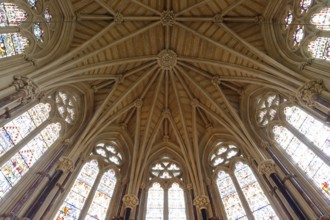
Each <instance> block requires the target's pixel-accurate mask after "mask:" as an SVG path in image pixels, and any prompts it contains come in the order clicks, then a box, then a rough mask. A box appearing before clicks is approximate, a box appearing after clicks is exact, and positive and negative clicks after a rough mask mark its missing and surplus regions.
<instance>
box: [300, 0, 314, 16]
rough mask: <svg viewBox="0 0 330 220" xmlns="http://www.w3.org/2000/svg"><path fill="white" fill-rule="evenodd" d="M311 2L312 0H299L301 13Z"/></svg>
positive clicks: (306, 9) (305, 10)
mask: <svg viewBox="0 0 330 220" xmlns="http://www.w3.org/2000/svg"><path fill="white" fill-rule="evenodd" d="M312 3H313V0H300V7H301V13H304V12H307V11H308V10H309V8H310V7H311V5H312Z"/></svg>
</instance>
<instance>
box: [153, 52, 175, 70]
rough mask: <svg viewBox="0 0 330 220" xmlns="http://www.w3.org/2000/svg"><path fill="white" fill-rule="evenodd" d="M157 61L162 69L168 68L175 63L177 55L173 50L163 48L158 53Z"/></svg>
mask: <svg viewBox="0 0 330 220" xmlns="http://www.w3.org/2000/svg"><path fill="white" fill-rule="evenodd" d="M157 62H158V65H159V66H160V67H161V68H162V69H163V70H170V69H172V68H173V67H174V66H175V65H176V63H177V55H176V53H175V52H174V51H173V50H163V51H161V52H160V53H159V55H158V59H157Z"/></svg>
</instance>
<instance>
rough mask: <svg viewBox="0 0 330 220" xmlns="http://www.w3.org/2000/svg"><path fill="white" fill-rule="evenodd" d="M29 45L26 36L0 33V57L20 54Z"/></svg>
mask: <svg viewBox="0 0 330 220" xmlns="http://www.w3.org/2000/svg"><path fill="white" fill-rule="evenodd" d="M28 45H29V41H28V39H27V38H25V37H23V36H22V35H21V34H18V33H3V34H0V58H4V57H10V56H14V55H17V54H22V53H23V52H24V49H25V47H27V46H28Z"/></svg>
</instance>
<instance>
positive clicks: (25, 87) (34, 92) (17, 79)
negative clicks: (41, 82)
mask: <svg viewBox="0 0 330 220" xmlns="http://www.w3.org/2000/svg"><path fill="white" fill-rule="evenodd" d="M12 85H13V86H14V87H15V89H16V91H18V92H23V94H24V95H23V97H22V103H23V104H26V103H28V102H29V101H31V100H33V99H35V98H37V97H38V96H39V93H40V90H39V87H38V85H37V84H36V83H34V82H33V81H32V80H31V79H29V78H27V77H24V76H14V82H13V84H12Z"/></svg>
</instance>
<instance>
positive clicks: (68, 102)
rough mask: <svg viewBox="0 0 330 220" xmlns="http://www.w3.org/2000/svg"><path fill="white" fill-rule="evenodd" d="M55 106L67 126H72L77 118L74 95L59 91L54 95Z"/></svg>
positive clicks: (76, 101)
mask: <svg viewBox="0 0 330 220" xmlns="http://www.w3.org/2000/svg"><path fill="white" fill-rule="evenodd" d="M55 101H56V106H57V110H58V112H59V114H60V115H61V117H62V118H63V119H64V120H65V121H66V122H67V123H69V124H73V123H74V122H75V120H76V117H77V111H78V104H79V103H78V102H79V101H78V98H77V96H76V95H73V94H69V93H67V92H64V91H59V92H57V93H56V95H55Z"/></svg>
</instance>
